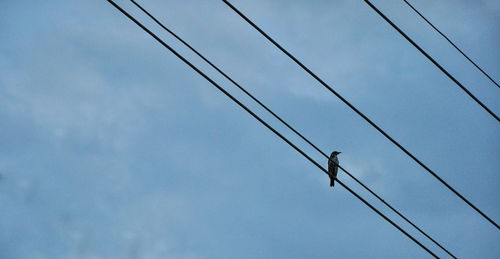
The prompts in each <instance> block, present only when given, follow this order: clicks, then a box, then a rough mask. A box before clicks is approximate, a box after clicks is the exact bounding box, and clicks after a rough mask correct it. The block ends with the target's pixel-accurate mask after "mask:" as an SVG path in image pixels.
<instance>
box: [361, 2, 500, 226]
mask: <svg viewBox="0 0 500 259" xmlns="http://www.w3.org/2000/svg"><path fill="white" fill-rule="evenodd" d="M363 1H365V3H366V4H368V6H370V7H371V8H372V9H373V10H374V11H375V12H376V13H377V14H378V15H380V17H382V18H383V19H384V20H385V21H386V22H387V23H388V24H390V25H391V26H392V27H393V28H394V29H395V30H396V31H398V32H399V34H401V36H403V37H404V38H405V39H406V40H407V41H408V42H409V43H411V45H413V47H415V48H416V49H417V50H418V51H420V53H422V55H424V56H425V57H426V58H427V59H428V60H430V61H431V62H432V64H434V65H435V66H436V67H437V68H438V69H439V70H441V72H443V73H444V74H445V75H446V76H447V77H448V78H449V79H451V81H453V82H454V83H455V84H456V85H457V86H458V87H460V88H461V89H462V90H463V91H464V92H465V93H466V94H467V95H469V97H470V98H472V99H473V100H474V101H475V102H476V103H477V104H479V105H480V106H481V107H482V108H483V109H484V110H485V111H487V112H488V113H489V114H490V115H491V116H492V117H493V118H495V119H496V120H497V121H498V122H500V118H498V116H497V115H496V114H495V113H494V112H493V111H491V110H490V108H488V107H487V106H486V105H485V104H483V103H482V102H481V101H480V100H479V99H477V97H475V96H474V95H473V94H472V93H471V92H470V91H469V90H468V89H467V88H465V86H464V85H462V83H460V82H459V81H458V80H457V79H456V78H455V77H453V76H452V75H451V74H450V73H449V72H448V71H447V70H446V69H444V67H442V66H441V65H440V64H439V63H438V62H437V61H436V60H435V59H434V58H432V57H431V56H430V55H429V54H427V52H425V50H423V49H422V48H421V47H420V46H419V45H418V44H417V43H415V41H413V40H412V39H411V38H410V37H409V36H408V35H406V33H404V32H403V31H402V30H401V29H400V28H399V27H398V26H397V25H396V24H394V23H393V22H392V21H391V20H390V19H389V18H388V17H387V16H385V15H384V14H383V13H382V12H381V11H380V10H379V9H378V8H377V7H375V5H373V4H372V3H371V2H370V1H368V0H363ZM497 227H498V226H497Z"/></svg>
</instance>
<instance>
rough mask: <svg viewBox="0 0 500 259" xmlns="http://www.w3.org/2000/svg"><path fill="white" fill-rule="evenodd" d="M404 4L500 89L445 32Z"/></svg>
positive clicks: (413, 8)
mask: <svg viewBox="0 0 500 259" xmlns="http://www.w3.org/2000/svg"><path fill="white" fill-rule="evenodd" d="M403 2H405V4H406V5H408V6H409V7H410V8H411V9H412V10H413V11H414V12H415V13H416V14H418V16H420V17H421V18H422V19H423V20H424V21H425V22H426V23H427V24H429V25H430V26H431V27H432V28H433V29H434V30H435V31H436V32H437V33H439V34H440V35H441V36H442V37H443V38H444V39H445V40H446V41H448V43H450V44H451V46H453V47H454V48H455V49H456V50H457V51H458V52H460V54H462V56H464V57H465V58H466V59H467V60H468V61H469V62H470V63H471V64H472V65H474V66H475V67H476V68H477V69H478V70H479V71H481V73H483V75H484V76H486V77H487V78H488V79H489V80H490V81H491V82H492V83H493V84H495V85H496V86H497V87H498V88H500V85H498V83H497V82H496V81H495V80H494V79H493V78H492V77H491V76H490V75H488V73H486V72H485V71H484V70H483V69H482V68H481V67H479V65H478V64H476V62H474V61H473V60H472V59H471V58H469V57H468V56H467V55H466V54H465V53H464V52H463V51H462V50H461V49H460V48H459V47H458V46H457V45H456V44H455V43H453V41H452V40H450V38H448V37H447V36H446V35H445V34H444V33H443V32H441V30H439V29H438V28H437V27H436V26H434V24H432V23H431V22H430V21H429V20H428V19H427V18H425V16H424V15H423V14H421V13H420V12H419V11H418V10H417V8H415V7H414V6H413V5H412V4H410V3H409V2H408V1H406V0H403Z"/></svg>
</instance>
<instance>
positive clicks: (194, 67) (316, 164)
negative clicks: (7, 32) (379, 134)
mask: <svg viewBox="0 0 500 259" xmlns="http://www.w3.org/2000/svg"><path fill="white" fill-rule="evenodd" d="M107 1H108V2H109V3H110V4H111V5H113V6H114V7H115V8H116V9H118V10H119V11H120V12H121V13H123V14H124V15H125V16H127V18H129V19H130V20H131V21H133V22H134V23H135V24H136V25H137V26H139V27H140V28H141V29H143V30H144V31H145V32H147V33H148V34H149V35H150V36H151V37H153V38H154V39H155V40H156V41H158V42H159V43H160V44H161V45H163V46H164V47H165V48H167V49H168V50H169V51H170V52H172V53H173V54H174V55H175V56H176V57H177V58H179V59H180V60H182V61H183V62H184V63H185V64H186V65H188V66H189V67H191V68H192V69H193V70H194V71H196V72H197V73H198V74H199V75H200V76H202V77H203V78H205V79H206V80H207V81H208V82H210V83H211V84H212V85H213V86H214V87H216V88H217V89H218V90H219V91H221V92H222V93H223V94H224V95H226V96H227V97H228V98H230V99H231V100H232V101H233V102H235V103H236V104H238V105H239V106H240V107H241V108H243V109H244V110H245V111H246V112H248V113H249V114H250V115H251V116H252V117H254V118H255V119H256V120H258V121H259V122H260V123H261V124H262V125H264V126H265V127H266V128H267V129H269V130H270V131H272V132H273V133H274V134H275V135H277V136H278V137H279V138H281V139H282V140H283V141H285V142H286V143H287V144H288V145H290V146H291V147H292V148H293V149H295V150H296V151H297V152H299V153H300V154H301V155H302V156H304V157H305V158H306V159H307V160H309V161H310V162H311V163H313V164H314V165H315V166H316V167H318V168H319V169H321V170H322V171H323V172H324V173H325V174H328V171H327V170H326V169H325V168H323V167H322V166H321V165H320V164H318V163H317V162H316V161H315V160H314V159H312V158H311V157H309V156H308V155H307V154H306V153H305V152H304V151H302V150H301V149H300V148H298V147H297V146H296V145H295V144H293V143H292V142H291V141H290V140H288V139H287V138H286V137H284V136H283V135H282V134H281V133H279V132H278V131H277V130H276V129H274V128H273V127H271V126H270V125H269V124H268V123H266V122H265V121H264V120H262V119H261V118H260V117H259V116H258V115H257V114H255V113H254V112H253V111H251V110H250V109H249V108H248V107H246V106H245V105H244V104H243V103H241V102H240V101H239V100H238V99H236V98H235V97H234V96H232V95H231V94H230V93H229V92H227V91H226V90H225V89H224V88H222V87H221V86H220V85H218V84H217V83H216V82H215V81H213V80H212V79H211V78H210V77H209V76H207V75H206V74H204V73H203V72H202V71H201V70H199V69H198V68H197V67H196V66H194V65H193V64H192V63H190V62H189V61H188V60H186V59H185V58H184V57H183V56H181V55H180V54H179V53H177V52H176V51H175V50H174V49H173V48H172V47H170V46H169V45H168V44H166V43H165V42H164V41H162V40H161V39H160V38H159V37H158V36H156V35H155V34H154V33H153V32H151V31H150V30H149V29H148V28H146V27H145V26H144V25H142V24H141V23H140V22H139V21H137V20H136V19H135V18H134V17H132V16H131V15H130V14H129V13H127V12H126V11H125V10H123V9H122V8H121V7H120V6H118V5H117V4H116V3H115V2H113V0H107ZM335 181H337V182H338V183H339V184H340V185H341V186H342V187H344V188H345V189H346V190H347V191H349V192H350V193H351V194H352V195H354V196H356V198H358V199H359V200H360V201H362V202H363V203H364V204H365V205H366V206H368V207H369V208H370V209H372V210H373V211H375V212H376V213H377V214H378V215H380V216H381V217H382V218H384V219H385V220H386V221H387V222H389V223H390V224H391V225H393V226H394V227H395V228H397V229H398V230H399V231H401V232H402V233H403V234H404V235H406V236H407V237H408V238H410V239H411V240H412V241H413V242H415V243H416V244H418V245H419V246H420V247H421V248H423V249H424V250H425V251H427V252H428V253H429V254H430V255H432V256H433V257H434V258H439V257H438V256H437V255H435V254H434V253H433V252H432V251H430V250H429V249H428V248H427V247H426V246H424V245H423V244H422V243H420V242H419V241H418V240H416V239H415V238H414V237H413V236H411V235H410V234H409V233H408V232H406V231H405V230H404V229H402V228H401V227H400V226H399V225H397V224H396V223H394V222H393V221H392V220H391V219H389V218H388V217H387V216H385V215H384V214H383V213H382V212H380V211H379V210H377V209H376V208H375V207H374V206H373V205H371V204H370V203H369V202H367V201H366V200H365V199H363V198H362V197H361V196H360V195H359V194H357V193H356V192H354V191H353V190H352V189H350V188H349V187H348V186H347V185H345V184H344V183H343V182H342V181H340V180H339V179H337V178H335Z"/></svg>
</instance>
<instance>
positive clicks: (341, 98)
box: [222, 0, 500, 229]
mask: <svg viewBox="0 0 500 259" xmlns="http://www.w3.org/2000/svg"><path fill="white" fill-rule="evenodd" d="M222 1H223V2H224V3H226V4H227V5H228V6H229V7H230V8H231V9H233V11H235V12H236V13H237V14H238V15H239V16H241V17H242V18H243V19H244V20H245V21H246V22H247V23H249V24H250V25H251V26H252V27H253V28H254V29H256V30H257V31H258V32H260V33H261V34H262V35H263V36H264V37H265V38H266V39H268V40H269V41H270V42H271V43H273V44H274V46H276V47H277V48H278V49H280V50H281V51H282V52H283V53H285V54H286V55H287V56H288V57H289V58H291V59H292V60H293V61H294V62H295V63H297V65H299V66H300V67H301V68H302V69H304V70H305V71H306V72H307V73H309V75H311V76H312V77H313V78H314V79H316V80H317V81H318V82H319V83H321V85H323V86H324V87H325V88H326V89H328V90H329V91H330V92H332V93H333V94H334V95H335V96H337V97H338V98H339V99H340V100H341V101H342V102H344V103H345V104H346V105H347V106H349V108H351V109H352V110H353V111H354V112H356V113H357V114H358V115H359V116H361V117H362V118H363V119H364V120H365V121H366V122H368V123H369V124H370V125H371V126H372V127H374V128H375V129H376V130H377V131H378V132H380V133H381V134H382V135H384V137H386V138H387V139H388V140H390V141H391V142H392V143H393V144H394V145H396V146H397V147H398V148H399V149H401V151H403V152H404V153H405V154H406V155H408V156H409V157H410V158H411V159H413V160H414V161H415V162H417V164H419V165H420V166H421V167H422V168H424V169H425V170H426V171H427V172H428V173H430V174H431V175H432V176H434V178H436V179H437V180H438V181H439V182H441V183H442V184H443V185H444V186H446V187H447V188H448V189H449V190H450V191H452V192H453V193H454V194H455V195H457V196H458V197H459V198H460V199H462V200H463V201H464V202H465V203H467V205H469V206H470V207H471V208H473V209H474V210H475V211H476V212H478V213H479V214H480V215H481V216H483V217H484V218H485V219H486V220H488V221H489V222H490V223H491V224H493V225H494V226H495V227H496V228H497V229H500V226H499V225H498V224H497V223H495V221H493V220H492V219H491V218H489V217H488V216H487V215H486V214H485V213H483V212H482V211H481V210H480V209H478V208H477V207H476V206H475V205H474V204H472V203H471V202H470V201H469V200H467V199H466V198H465V197H464V196H462V195H461V194H460V193H459V192H458V191H457V190H455V189H454V188H453V187H451V186H450V185H449V184H448V183H447V182H446V181H445V180H443V179H442V178H441V177H439V175H438V174H436V173H435V172H434V171H433V170H431V169H430V168H429V167H428V166H426V165H425V164H424V163H423V162H421V161H420V160H419V159H418V158H417V157H415V156H414V155H413V154H412V153H410V152H409V151H408V150H406V148H404V147H403V146H402V145H401V144H399V143H398V142H397V141H396V140H394V139H393V138H392V137H391V136H389V134H387V133H386V132H385V131H384V130H382V129H381V128H380V127H379V126H378V125H377V124H375V123H374V122H373V121H371V120H370V119H369V118H368V117H366V115H364V114H363V113H362V112H361V111H359V110H358V109H357V108H356V107H354V105H352V104H351V103H350V102H349V101H347V100H346V99H345V98H344V97H342V96H341V95H340V94H339V93H337V92H336V91H335V90H333V89H332V88H331V87H330V86H329V85H328V84H326V83H325V82H324V81H323V80H321V78H319V77H318V76H317V75H316V74H314V73H313V72H312V71H311V70H310V69H309V68H307V67H306V66H305V65H304V64H302V63H301V62H300V61H299V60H298V59H297V58H295V57H294V56H293V55H292V54H290V53H289V52H288V51H287V50H285V49H284V48H283V47H282V46H281V45H279V44H278V43H277V42H276V41H274V40H273V39H272V38H271V37H270V36H269V35H267V34H266V33H265V32H264V31H263V30H262V29H260V28H259V27H258V26H257V25H255V23H253V22H252V21H251V20H250V19H248V18H247V17H246V16H245V15H244V14H243V13H241V12H240V11H239V10H238V9H236V7H234V6H233V5H232V4H231V3H229V2H228V1H227V0H222Z"/></svg>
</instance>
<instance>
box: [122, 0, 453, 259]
mask: <svg viewBox="0 0 500 259" xmlns="http://www.w3.org/2000/svg"><path fill="white" fill-rule="evenodd" d="M130 1H131V2H132V3H133V4H135V6H137V7H138V8H139V9H141V11H143V12H144V13H145V14H146V15H147V16H149V18H151V19H152V20H153V21H155V22H156V23H157V24H158V25H159V26H160V27H162V28H163V29H164V30H166V31H167V32H168V33H170V34H171V35H172V36H174V37H175V38H176V39H178V40H179V41H180V42H182V43H183V44H184V45H185V46H186V47H188V48H189V49H190V50H192V51H193V52H194V53H195V54H196V55H198V57H200V58H201V59H203V60H204V61H205V62H207V63H208V64H209V65H210V66H211V67H212V68H214V69H215V70H217V72H219V73H220V74H221V75H222V76H224V77H225V78H226V79H227V80H229V81H230V82H231V83H233V84H234V85H235V86H236V87H238V88H239V89H240V90H241V91H243V92H244V93H245V94H246V95H247V96H248V97H250V98H251V99H252V100H254V101H255V102H256V103H258V104H259V105H260V106H261V107H262V108H264V109H265V110H266V111H267V112H269V113H270V114H271V115H273V116H274V117H275V118H276V119H277V120H279V121H280V122H281V123H283V124H284V125H285V126H286V127H287V128H288V129H290V130H291V131H293V132H294V133H295V134H297V135H298V136H299V137H300V138H302V140H304V141H305V142H307V143H308V144H309V145H310V146H312V147H313V148H314V149H315V150H316V151H318V152H319V153H321V155H323V156H324V157H325V158H327V159H328V160H329V161H332V160H330V158H329V157H328V156H327V155H326V153H325V152H323V151H322V150H321V149H319V148H318V147H317V146H316V145H314V144H313V143H312V142H311V141H309V139H307V138H306V137H304V136H303V135H302V134H301V133H299V132H298V131H297V130H295V128H293V127H292V126H291V125H289V124H288V123H287V122H286V121H285V120H283V119H282V118H281V117H280V116H278V115H277V114H276V113H274V112H273V111H272V110H271V109H270V108H268V107H267V106H266V105H265V104H263V103H262V102H261V101H259V100H258V99H257V98H256V97H254V96H253V95H252V94H250V93H249V92H248V91H247V90H246V89H245V88H244V87H243V86H241V85H240V84H238V83H237V82H236V81H234V80H233V79H232V78H231V77H230V76H228V75H227V74H226V73H224V72H223V71H222V70H221V69H219V68H218V67H217V66H216V65H214V64H213V63H212V62H210V61H209V60H208V59H207V58H205V57H204V56H203V55H202V54H201V53H199V52H198V51H197V50H196V49H194V48H193V47H192V46H191V45H189V43H187V42H186V41H184V40H183V39H182V38H181V37H179V36H178V35H177V34H175V33H174V32H173V31H172V30H170V29H169V28H167V27H166V26H165V25H163V24H162V23H161V22H160V21H158V19H156V18H155V17H154V16H153V15H152V14H151V13H149V12H148V11H147V10H146V9H144V8H143V7H142V6H141V5H140V4H138V3H137V2H136V1H134V0H130ZM332 162H333V163H335V164H337V163H336V162H335V161H332ZM337 166H338V167H339V168H340V169H342V171H344V172H345V173H346V174H347V175H348V176H349V177H351V178H352V179H353V180H354V181H356V182H357V183H358V184H360V185H361V186H363V188H365V189H366V190H367V191H369V192H370V193H371V194H372V195H373V196H375V197H376V198H377V199H379V200H380V201H381V202H382V203H383V204H385V205H386V206H387V207H389V208H390V209H391V210H392V211H393V212H395V213H396V214H397V215H399V216H400V217H401V218H403V219H404V220H405V221H406V222H408V223H409V224H410V225H411V226H413V227H414V228H415V229H417V230H418V231H419V232H420V233H422V234H423V235H424V236H425V237H427V238H428V239H429V240H431V241H432V242H433V243H434V244H436V245H437V246H439V247H440V248H441V249H443V250H444V251H445V252H446V253H448V254H449V255H450V256H452V257H453V258H457V257H456V256H455V255H453V254H452V253H451V252H450V251H448V250H447V249H446V248H444V247H443V246H442V245H441V244H439V243H438V242H437V241H435V240H434V239H433V238H432V237H430V236H429V235H428V234H427V233H425V232H424V231H423V230H421V229H420V228H419V227H418V226H416V225H415V224H414V223H413V222H411V221H410V220H409V219H408V218H406V217H405V216H404V215H403V214H401V213H400V212H399V211H398V210H396V209H395V208H393V207H392V206H391V205H390V204H388V203H387V202H386V201H385V200H384V199H382V198H381V197H380V196H378V195H377V194H376V193H375V192H374V191H372V190H371V189H370V188H369V187H368V186H366V185H364V184H363V183H362V182H361V181H360V180H358V179H357V178H356V177H355V176H354V175H352V174H351V173H349V172H348V171H347V170H346V169H344V168H342V167H341V166H340V165H339V164H337Z"/></svg>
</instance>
